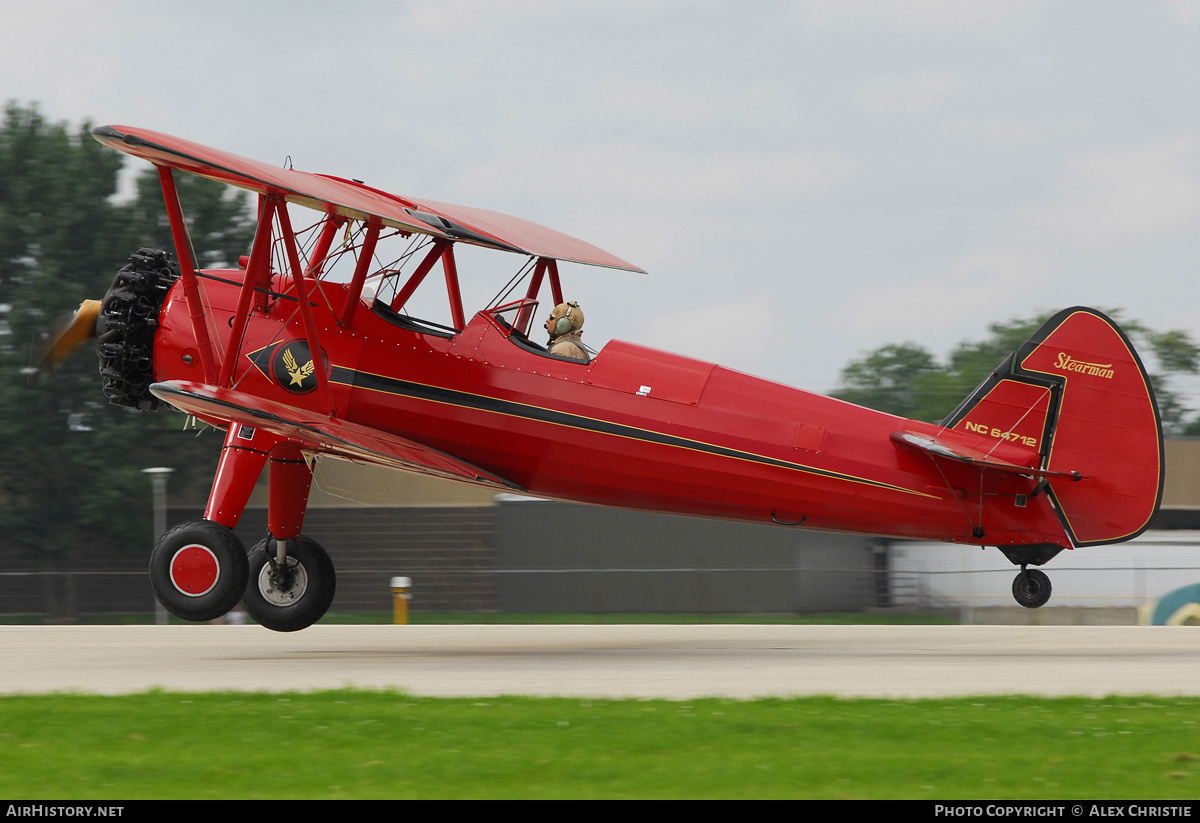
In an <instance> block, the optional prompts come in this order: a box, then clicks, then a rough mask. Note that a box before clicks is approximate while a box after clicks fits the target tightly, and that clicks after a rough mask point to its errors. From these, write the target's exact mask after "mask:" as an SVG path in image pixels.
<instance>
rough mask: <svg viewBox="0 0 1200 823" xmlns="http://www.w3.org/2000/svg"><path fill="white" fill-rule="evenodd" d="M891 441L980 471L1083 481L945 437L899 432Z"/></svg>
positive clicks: (1069, 473) (1070, 474)
mask: <svg viewBox="0 0 1200 823" xmlns="http://www.w3.org/2000/svg"><path fill="white" fill-rule="evenodd" d="M892 439H893V440H895V441H896V442H897V443H899V444H901V445H902V446H909V447H910V448H914V449H918V450H920V451H923V452H925V453H926V454H930V455H932V456H934V457H945V458H949V459H950V460H957V461H959V462H960V463H970V464H971V465H973V466H978V467H980V468H982V469H995V470H996V471H1002V472H1009V473H1010V474H1021V475H1025V476H1026V477H1065V478H1067V479H1068V480H1082V479H1083V475H1081V474H1079V473H1078V472H1062V471H1046V470H1044V469H1036V468H1030V467H1029V466H1018V465H1017V464H1016V463H1008V462H1006V461H1004V460H999V459H997V458H995V457H993V456H991V455H990V454H988V453H987V452H983V451H980V450H979V449H977V448H974V447H972V446H970V445H968V444H966V443H951V442H948V441H949V439H950V438H949V437H946V436H942V437H930V436H929V435H927V434H918V433H917V432H907V431H899V432H892Z"/></svg>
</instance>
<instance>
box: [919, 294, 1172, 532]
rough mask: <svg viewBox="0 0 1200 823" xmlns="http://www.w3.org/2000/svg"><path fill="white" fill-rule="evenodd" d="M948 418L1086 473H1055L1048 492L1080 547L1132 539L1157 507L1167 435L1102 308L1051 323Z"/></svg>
mask: <svg viewBox="0 0 1200 823" xmlns="http://www.w3.org/2000/svg"><path fill="white" fill-rule="evenodd" d="M943 425H945V426H946V427H947V428H953V429H956V430H961V431H966V432H975V433H984V434H986V433H987V432H984V431H983V429H984V428H985V427H987V428H989V429H990V430H992V431H995V432H997V433H998V434H999V436H1000V439H1001V441H1002V442H1001V443H999V444H997V447H996V448H997V451H996V456H997V457H999V456H1001V454H1002V453H1005V458H1006V459H1008V460H1009V461H1010V462H1015V463H1019V464H1020V465H1027V466H1036V467H1037V468H1041V469H1044V470H1047V471H1051V472H1063V473H1067V474H1075V475H1078V476H1079V479H1078V480H1071V479H1068V478H1064V477H1050V478H1048V479H1047V481H1046V482H1047V487H1046V489H1045V491H1046V493H1047V494H1048V495H1049V496H1050V499H1051V500H1052V501H1053V503H1054V507H1055V511H1056V512H1057V514H1058V518H1059V520H1060V522H1061V523H1062V525H1063V528H1064V529H1065V530H1066V532H1067V534H1068V535H1069V536H1070V538H1071V540H1072V542H1073V543H1074V544H1075V545H1076V546H1092V545H1100V544H1104V543H1119V542H1122V541H1124V540H1129V539H1130V538H1133V537H1136V536H1137V535H1138V534H1141V533H1142V531H1144V530H1145V529H1146V527H1147V526H1148V525H1149V522H1150V519H1151V518H1152V517H1153V516H1154V513H1155V512H1156V511H1158V505H1159V502H1160V501H1161V499H1162V483H1163V440H1162V422H1161V420H1160V418H1159V413H1158V404H1157V403H1156V401H1155V398H1154V389H1153V387H1152V386H1151V385H1150V379H1149V376H1148V375H1147V374H1146V370H1145V367H1144V366H1143V365H1142V361H1141V359H1140V358H1139V357H1138V354H1137V352H1136V351H1135V350H1134V348H1133V345H1132V344H1131V343H1130V341H1129V338H1128V337H1126V335H1125V333H1124V332H1122V331H1121V329H1120V327H1119V326H1117V324H1116V323H1115V322H1113V321H1112V320H1111V319H1110V318H1108V317H1106V316H1105V315H1104V314H1102V313H1100V312H1098V311H1095V310H1094V309H1088V308H1083V307H1075V308H1070V309H1065V310H1063V311H1061V312H1059V313H1058V314H1056V315H1055V316H1054V317H1052V318H1050V319H1049V320H1047V321H1046V322H1045V323H1044V324H1043V325H1042V327H1041V328H1040V329H1038V330H1037V331H1036V332H1035V333H1034V334H1033V336H1032V337H1030V338H1029V340H1027V341H1026V342H1025V343H1023V344H1022V345H1021V346H1020V348H1018V349H1017V350H1016V351H1015V352H1013V354H1012V355H1011V356H1010V357H1008V358H1007V359H1006V360H1005V361H1004V363H1002V364H1001V366H1000V367H999V368H998V369H997V370H996V371H995V372H993V373H992V375H991V376H989V377H988V379H987V380H985V381H984V382H983V383H982V384H981V385H980V386H979V387H978V388H977V389H976V390H975V391H974V392H972V394H971V395H970V396H969V397H968V398H967V399H966V400H965V401H964V402H963V403H962V404H961V405H960V406H959V407H958V408H957V409H955V410H954V412H952V413H951V415H950V417H948V418H947V419H946V421H944V423H943ZM992 436H996V435H995V434H993V435H992ZM1022 458H1024V459H1022Z"/></svg>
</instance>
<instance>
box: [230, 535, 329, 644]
mask: <svg viewBox="0 0 1200 823" xmlns="http://www.w3.org/2000/svg"><path fill="white" fill-rule="evenodd" d="M286 547H287V555H286V557H284V558H283V560H282V561H280V559H279V556H278V545H277V541H276V540H275V538H273V537H267V538H265V539H263V540H260V541H259V542H258V543H256V544H255V546H254V548H252V549H251V550H250V557H249V563H250V573H249V583H248V585H247V586H246V596H245V598H244V601H243V602H244V603H245V606H246V611H247V612H248V613H249V615H250V616H251V617H253V618H254V619H255V620H256V621H257V622H258V623H259V624H260V625H262V626H265V627H266V628H268V629H271V630H273V631H277V632H296V631H300V630H301V629H306V628H308V627H309V626H311V625H312V624H313V623H316V622H317V621H318V620H320V619H321V617H322V616H323V615H324V614H325V612H326V611H328V610H329V606H330V604H331V603H333V593H334V589H335V587H336V583H337V581H336V578H335V576H334V572H333V561H331V560H330V559H329V555H328V554H326V553H325V550H324V549H323V548H321V544H320V543H318V542H317V541H315V540H312V539H310V538H307V537H304V536H303V535H301V536H300V537H299V538H298V539H296V540H288V541H286Z"/></svg>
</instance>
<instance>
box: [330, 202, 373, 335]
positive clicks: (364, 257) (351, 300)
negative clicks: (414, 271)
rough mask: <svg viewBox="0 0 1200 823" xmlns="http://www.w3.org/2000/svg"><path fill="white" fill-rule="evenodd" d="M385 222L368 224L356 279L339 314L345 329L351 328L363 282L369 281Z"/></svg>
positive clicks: (340, 324) (351, 282)
mask: <svg viewBox="0 0 1200 823" xmlns="http://www.w3.org/2000/svg"><path fill="white" fill-rule="evenodd" d="M382 228H383V224H382V223H379V222H372V223H370V224H368V225H367V236H366V237H364V238H363V244H362V248H361V249H359V250H358V265H356V266H355V267H354V279H353V280H351V281H350V290H349V291H347V292H346V302H345V303H343V304H342V313H341V314H340V315H339V316H338V325H339V326H341V327H342V328H343V329H345V328H349V326H350V324H351V323H353V322H354V312H355V310H356V309H357V308H358V298H359V297H361V296H362V290H363V284H364V283H366V282H367V272H368V271H370V269H371V260H373V259H374V257H375V244H376V243H378V242H379V230H380V229H382Z"/></svg>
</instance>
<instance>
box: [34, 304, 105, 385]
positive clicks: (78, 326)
mask: <svg viewBox="0 0 1200 823" xmlns="http://www.w3.org/2000/svg"><path fill="white" fill-rule="evenodd" d="M99 317H100V301H99V300H84V301H83V302H82V303H80V304H79V308H78V309H76V310H75V314H74V316H73V317H72V318H71V320H70V321H69V322H67V323H66V324H65V325H64V326H62V327H61V328H60V330H59V332H58V334H56V335H55V336H54V339H53V342H51V343H50V345H49V347H47V348H46V350H45V351H43V352H42V353H41V356H40V357H35V360H36V362H34V363H33V364H32V365H33V366H34V368H36V369H39V370H40V369H44V368H46V367H47V366H48V367H50V368H54V367H56V366H57V365H58V364H59V363H61V362H62V361H63V360H65V359H66V358H67V355H69V354H70V353H71V352H73V351H75V349H77V348H79V347H80V346H81V345H83V344H84V343H86V342H87V341H89V340H91V339H92V338H93V337H95V336H96V320H97V319H98V318H99Z"/></svg>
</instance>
